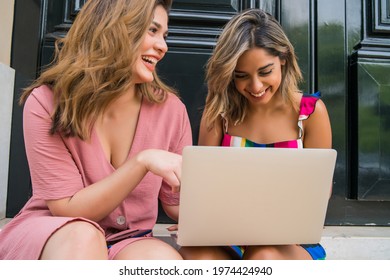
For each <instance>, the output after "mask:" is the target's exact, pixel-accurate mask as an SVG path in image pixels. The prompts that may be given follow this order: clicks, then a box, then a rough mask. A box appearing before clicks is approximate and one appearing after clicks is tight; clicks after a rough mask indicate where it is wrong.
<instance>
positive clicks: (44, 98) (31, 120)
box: [23, 87, 83, 200]
mask: <svg viewBox="0 0 390 280" xmlns="http://www.w3.org/2000/svg"><path fill="white" fill-rule="evenodd" d="M52 99H53V97H52V93H51V91H50V90H49V89H48V88H47V87H40V88H38V89H35V90H34V91H33V92H32V93H31V95H30V96H29V97H28V99H27V101H26V103H25V106H24V111H23V132H24V141H25V147H26V154H27V159H28V164H29V168H30V174H31V181H32V188H33V195H34V196H36V197H37V198H41V199H45V200H47V199H59V198H64V197H69V196H72V195H73V194H74V193H75V192H77V191H78V190H79V189H81V188H83V182H82V178H81V175H80V172H79V170H78V168H77V167H76V165H75V163H74V161H73V159H72V156H71V154H70V153H69V151H68V149H67V147H66V145H65V143H64V141H63V139H62V138H61V136H60V135H59V134H58V133H56V134H54V135H51V134H50V133H49V130H50V127H51V117H50V114H51V111H52V107H53V100H52Z"/></svg>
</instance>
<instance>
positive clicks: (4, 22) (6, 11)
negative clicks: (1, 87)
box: [0, 0, 14, 66]
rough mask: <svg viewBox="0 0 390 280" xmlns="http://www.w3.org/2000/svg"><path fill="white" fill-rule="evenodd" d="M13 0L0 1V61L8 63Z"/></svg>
mask: <svg viewBox="0 0 390 280" xmlns="http://www.w3.org/2000/svg"><path fill="white" fill-rule="evenodd" d="M13 20H14V0H1V1H0V63H3V64H5V65H8V66H9V65H10V62H11V42H12V26H13Z"/></svg>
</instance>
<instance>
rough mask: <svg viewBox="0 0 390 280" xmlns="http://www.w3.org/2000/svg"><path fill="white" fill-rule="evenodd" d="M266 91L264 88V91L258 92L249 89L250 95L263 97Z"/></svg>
mask: <svg viewBox="0 0 390 280" xmlns="http://www.w3.org/2000/svg"><path fill="white" fill-rule="evenodd" d="M265 91H266V90H263V91H260V92H258V93H253V92H251V91H249V93H250V95H252V96H254V97H262V96H263V95H264V94H265Z"/></svg>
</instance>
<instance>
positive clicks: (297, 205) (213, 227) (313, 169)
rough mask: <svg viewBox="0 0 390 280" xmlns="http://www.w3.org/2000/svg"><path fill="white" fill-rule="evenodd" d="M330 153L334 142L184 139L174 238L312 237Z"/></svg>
mask: <svg viewBox="0 0 390 280" xmlns="http://www.w3.org/2000/svg"><path fill="white" fill-rule="evenodd" d="M336 155H337V153H336V151H335V150H333V149H283V148H272V149H271V148H266V149H264V148H239V147H210V146H207V147H206V146H189V147H185V148H184V150H183V166H182V175H181V194H180V215H179V222H178V227H179V228H178V232H177V243H178V244H179V245H181V246H206V245H267V244H268V245H276V244H312V243H318V242H319V241H320V239H321V235H322V231H323V226H324V222H325V216H326V211H327V206H328V200H329V197H330V192H331V185H332V182H333V173H334V168H335V162H336Z"/></svg>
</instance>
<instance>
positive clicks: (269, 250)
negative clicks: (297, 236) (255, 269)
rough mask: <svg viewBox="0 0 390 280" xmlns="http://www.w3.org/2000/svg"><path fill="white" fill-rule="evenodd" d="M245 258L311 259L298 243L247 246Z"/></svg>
mask: <svg viewBox="0 0 390 280" xmlns="http://www.w3.org/2000/svg"><path fill="white" fill-rule="evenodd" d="M244 259H246V260H311V259H312V258H311V256H310V254H309V253H308V252H307V251H306V250H305V249H303V248H302V247H301V246H299V245H280V246H248V248H247V249H246V250H245V254H244Z"/></svg>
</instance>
